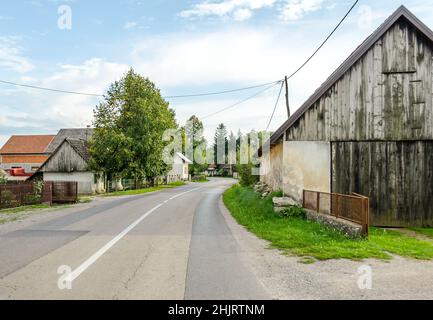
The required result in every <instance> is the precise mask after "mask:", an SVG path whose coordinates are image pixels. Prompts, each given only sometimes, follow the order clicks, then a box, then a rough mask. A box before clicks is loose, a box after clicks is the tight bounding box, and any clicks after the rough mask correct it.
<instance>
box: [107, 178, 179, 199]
mask: <svg viewBox="0 0 433 320" xmlns="http://www.w3.org/2000/svg"><path fill="white" fill-rule="evenodd" d="M185 184H186V183H185V182H182V181H179V182H172V183H170V184H168V185H162V186H157V187H151V188H145V189H138V190H127V191H117V192H111V193H106V194H104V195H102V196H104V197H114V196H116V197H117V196H133V195H139V194H145V193H150V192H156V191H161V190H166V189H172V188H177V187H181V186H184V185H185Z"/></svg>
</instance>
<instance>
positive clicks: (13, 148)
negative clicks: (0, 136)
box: [0, 135, 55, 154]
mask: <svg viewBox="0 0 433 320" xmlns="http://www.w3.org/2000/svg"><path fill="white" fill-rule="evenodd" d="M54 137H55V136H54V135H31V136H30V135H29V136H12V137H10V139H9V140H8V142H6V144H5V145H4V146H3V148H1V149H0V154H37V153H45V152H46V149H47V147H48V145H49V144H50V142H51V141H52V140H53V139H54Z"/></svg>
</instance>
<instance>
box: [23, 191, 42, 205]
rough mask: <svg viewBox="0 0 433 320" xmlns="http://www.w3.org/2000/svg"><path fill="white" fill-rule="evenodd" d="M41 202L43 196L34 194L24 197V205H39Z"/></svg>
mask: <svg viewBox="0 0 433 320" xmlns="http://www.w3.org/2000/svg"><path fill="white" fill-rule="evenodd" d="M40 201H41V196H39V195H34V194H27V195H25V196H24V197H23V205H29V204H37V203H39V202H40Z"/></svg>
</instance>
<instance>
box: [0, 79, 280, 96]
mask: <svg viewBox="0 0 433 320" xmlns="http://www.w3.org/2000/svg"><path fill="white" fill-rule="evenodd" d="M280 81H281V80H278V81H274V82H268V83H263V84H259V85H254V86H250V87H244V88H238V89H232V90H224V91H216V92H206V93H196V94H185V95H176V96H165V97H164V98H165V99H181V98H194V97H205V96H215V95H222V94H227V93H233V92H240V91H246V90H251V89H256V88H261V87H265V86H268V85H271V84H277V83H279V82H280ZM0 83H4V84H8V85H12V86H17V87H24V88H30V89H36V90H43V91H50V92H57V93H66V94H75V95H82V96H92V97H103V96H104V95H102V94H97V93H85V92H78V91H69V90H60V89H53V88H46V87H40V86H34V85H28V84H22V83H16V82H11V81H5V80H0Z"/></svg>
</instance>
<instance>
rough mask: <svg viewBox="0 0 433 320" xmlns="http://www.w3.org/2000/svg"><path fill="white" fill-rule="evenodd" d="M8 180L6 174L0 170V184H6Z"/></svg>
mask: <svg viewBox="0 0 433 320" xmlns="http://www.w3.org/2000/svg"><path fill="white" fill-rule="evenodd" d="M7 181H8V179H7V178H6V172H4V171H3V170H2V169H0V184H6V183H7Z"/></svg>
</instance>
